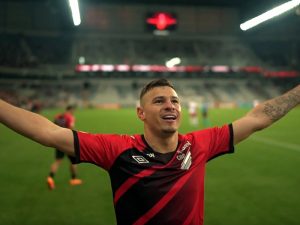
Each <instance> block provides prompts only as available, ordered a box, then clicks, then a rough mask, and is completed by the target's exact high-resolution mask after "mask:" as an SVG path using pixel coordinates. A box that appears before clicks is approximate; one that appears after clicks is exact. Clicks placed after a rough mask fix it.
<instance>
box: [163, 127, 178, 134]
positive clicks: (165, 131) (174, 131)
mask: <svg viewBox="0 0 300 225" xmlns="http://www.w3.org/2000/svg"><path fill="white" fill-rule="evenodd" d="M162 132H163V133H164V134H169V135H170V134H174V133H176V132H177V129H175V128H165V129H163V130H162Z"/></svg>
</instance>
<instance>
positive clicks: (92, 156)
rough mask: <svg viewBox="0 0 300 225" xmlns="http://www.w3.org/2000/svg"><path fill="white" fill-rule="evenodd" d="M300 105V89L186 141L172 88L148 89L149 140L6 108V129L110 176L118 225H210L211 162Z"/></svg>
mask: <svg viewBox="0 0 300 225" xmlns="http://www.w3.org/2000/svg"><path fill="white" fill-rule="evenodd" d="M299 102H300V85H298V86H297V87H296V88H294V89H292V90H290V91H289V92H287V93H285V94H283V95H281V96H279V97H276V98H274V99H271V100H268V101H266V102H263V103H261V104H259V105H257V106H256V107H255V108H254V109H252V110H251V111H250V112H249V113H247V114H246V115H245V116H243V117H242V118H240V119H238V120H236V121H234V122H233V123H232V124H228V125H224V126H222V127H214V128H208V129H204V130H199V131H195V132H191V133H187V134H179V133H178V128H179V126H180V122H181V105H180V100H179V98H178V96H177V93H176V91H175V89H174V87H173V86H172V84H171V83H169V81H167V80H166V79H158V80H154V81H152V82H150V83H148V84H147V85H146V86H145V87H144V88H143V90H142V92H141V95H140V106H139V107H138V108H137V116H138V118H139V119H140V120H141V121H142V122H143V123H144V134H143V135H138V134H137V135H132V136H129V135H113V134H89V133H85V132H80V131H72V130H70V129H67V128H62V127H59V126H57V125H55V124H53V123H52V122H50V121H49V120H47V119H46V118H44V117H42V116H40V115H38V114H34V113H32V112H28V111H25V110H23V109H20V108H17V107H14V106H11V105H9V104H7V103H5V102H4V101H0V121H1V123H3V124H4V125H6V126H7V127H9V128H11V129H13V130H15V131H16V132H18V133H20V134H22V135H24V136H26V137H29V138H31V139H33V140H35V141H37V142H39V143H41V144H43V145H46V146H51V147H54V148H58V149H60V150H62V151H64V152H65V153H67V154H69V155H72V156H75V157H76V159H77V162H89V163H93V164H95V165H98V166H99V167H102V168H104V169H105V170H107V171H108V173H109V175H110V179H111V185H112V190H113V198H114V206H115V211H116V217H117V222H118V224H134V225H141V224H160V225H163V224H164V225H170V224H172V225H179V224H180V225H181V224H184V225H188V224H193V225H201V224H203V211H204V210H203V202H204V200H203V199H204V175H205V165H206V162H207V161H209V160H211V159H213V158H215V157H217V156H219V155H222V154H226V153H232V152H233V150H234V147H233V146H234V144H237V143H239V142H240V141H242V140H244V139H245V138H247V137H248V136H249V135H251V134H252V133H254V132H255V131H258V130H261V129H264V128H266V127H268V126H270V125H271V124H272V123H274V122H275V121H277V120H279V119H280V118H282V117H283V116H284V115H286V114H287V113H288V112H289V111H290V110H291V109H292V108H294V107H295V106H297V105H298V104H299Z"/></svg>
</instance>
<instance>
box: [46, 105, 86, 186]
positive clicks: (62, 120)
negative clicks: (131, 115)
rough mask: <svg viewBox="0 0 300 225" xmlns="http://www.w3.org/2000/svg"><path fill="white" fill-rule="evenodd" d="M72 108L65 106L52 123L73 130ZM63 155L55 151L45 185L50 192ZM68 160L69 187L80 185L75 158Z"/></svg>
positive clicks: (70, 157)
mask: <svg viewBox="0 0 300 225" xmlns="http://www.w3.org/2000/svg"><path fill="white" fill-rule="evenodd" d="M74 109H75V107H74V106H71V105H69V106H67V108H66V110H65V112H64V113H60V114H58V115H56V116H55V119H54V123H55V124H57V125H58V126H61V127H65V128H69V129H74V125H75V117H74ZM64 156H65V153H64V152H62V151H60V150H59V149H55V161H54V162H53V163H52V164H51V167H50V173H49V176H48V177H47V184H48V187H49V189H50V190H53V189H54V188H55V182H54V176H55V174H56V172H57V170H58V168H59V166H60V164H61V162H62V159H63V158H64ZM68 158H69V160H70V163H71V165H70V172H71V180H70V185H80V184H82V180H81V179H78V178H77V165H76V164H75V163H76V161H75V157H73V156H69V155H68Z"/></svg>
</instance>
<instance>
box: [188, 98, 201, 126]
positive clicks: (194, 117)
mask: <svg viewBox="0 0 300 225" xmlns="http://www.w3.org/2000/svg"><path fill="white" fill-rule="evenodd" d="M188 112H189V121H190V124H191V125H192V126H194V127H197V126H198V124H199V118H198V104H197V102H195V101H189V103H188Z"/></svg>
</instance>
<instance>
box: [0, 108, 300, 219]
mask: <svg viewBox="0 0 300 225" xmlns="http://www.w3.org/2000/svg"><path fill="white" fill-rule="evenodd" d="M245 112H246V111H245V110H242V109H240V110H237V109H235V110H232V109H224V110H212V111H211V112H210V120H211V123H212V124H213V125H222V124H224V123H229V122H231V121H233V120H234V119H236V118H238V117H240V116H242V115H243V114H244V113H245ZM55 113H57V110H49V111H45V112H43V114H44V115H45V116H46V117H49V118H53V115H54V114H55ZM76 118H77V123H76V128H77V129H78V130H82V131H89V132H93V133H94V132H95V133H96V132H98V133H124V134H133V133H142V132H143V125H142V122H140V121H139V120H138V119H137V118H136V115H135V112H134V110H133V109H122V110H97V109H89V110H77V112H76ZM299 118H300V109H299V108H298V109H295V110H293V111H292V112H290V113H289V115H288V116H287V117H285V118H283V119H282V120H281V121H279V122H278V123H276V124H274V125H273V126H272V127H270V128H268V129H266V130H263V131H261V132H259V133H257V134H254V135H253V136H251V137H250V138H249V139H247V140H246V141H244V142H242V143H240V144H239V145H237V146H236V152H235V153H234V154H231V155H225V156H222V157H219V158H217V159H215V160H212V161H210V162H209V163H208V164H207V175H206V184H205V224H206V225H220V224H222V225H227V224H228V225H229V224H230V225H240V224H243V225H264V224H268V225H282V224H286V225H296V224H297V225H298V224H299V223H300V217H299V215H298V214H299V212H300V192H299V186H300V175H299V172H298V171H299V164H300V138H299V134H300V126H299V125H300V122H299ZM194 129H195V128H193V127H191V126H190V125H189V123H188V118H187V113H186V112H185V113H184V118H183V124H182V127H181V129H180V132H182V133H185V132H189V131H191V130H194ZM262 140H268V141H267V142H264V141H262ZM278 143H281V145H278ZM290 145H292V147H289V146H290ZM283 146H286V147H283ZM293 146H294V147H293ZM295 146H296V147H295ZM297 146H299V150H298V149H297ZM53 155H54V151H53V150H52V149H51V148H46V147H43V146H41V145H39V144H36V143H34V142H32V141H30V140H28V139H26V138H24V137H22V136H20V135H18V134H16V133H14V132H12V131H10V130H8V129H7V128H5V127H4V126H2V125H0V180H1V185H0V193H1V194H0V224H1V225H2V224H5V225H38V224H44V225H48V224H49V225H50V224H51V225H53V224H60V225H70V224H72V225H82V224H84V225H89V224H97V225H102V224H103V225H110V224H116V221H115V216H114V210H113V204H112V193H111V189H110V181H109V178H108V176H107V173H106V172H105V171H104V170H102V169H100V168H98V167H96V166H94V165H91V164H80V165H79V166H78V169H79V175H80V177H81V178H82V179H83V181H84V184H83V185H82V186H78V187H70V186H69V185H68V181H69V177H70V174H69V170H68V166H69V162H68V160H64V162H63V164H62V166H61V168H60V170H59V171H58V173H57V176H56V184H57V189H55V190H54V191H51V192H50V191H48V189H47V188H46V183H45V181H46V176H47V175H48V172H49V167H50V164H51V163H52V161H53Z"/></svg>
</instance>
